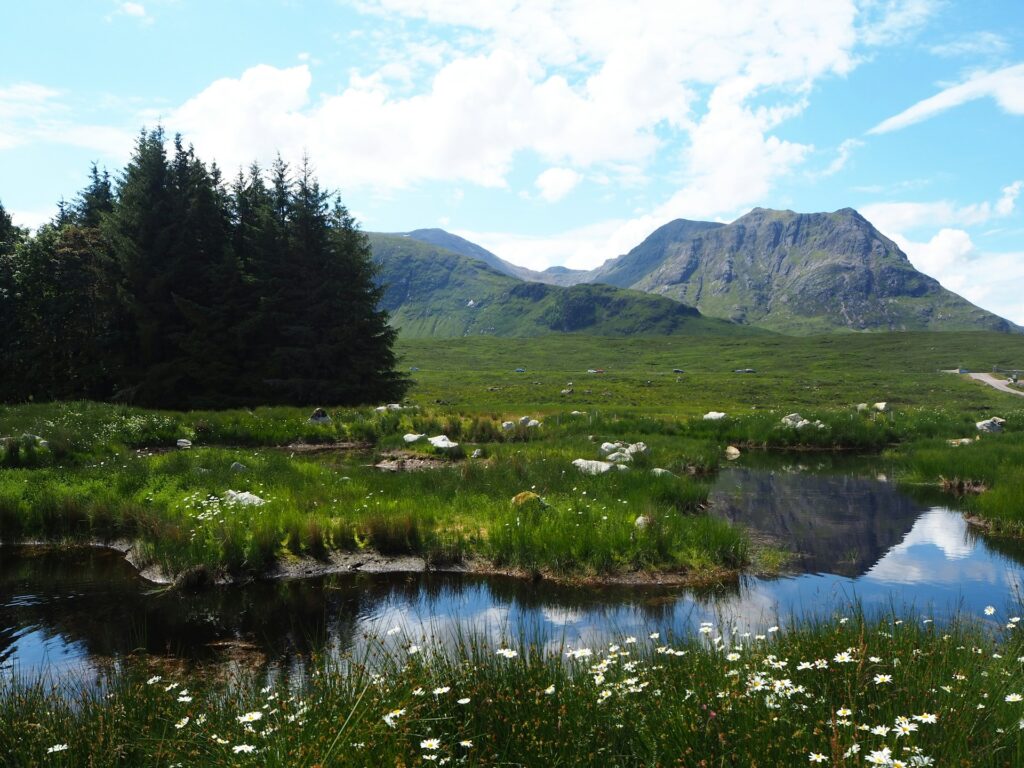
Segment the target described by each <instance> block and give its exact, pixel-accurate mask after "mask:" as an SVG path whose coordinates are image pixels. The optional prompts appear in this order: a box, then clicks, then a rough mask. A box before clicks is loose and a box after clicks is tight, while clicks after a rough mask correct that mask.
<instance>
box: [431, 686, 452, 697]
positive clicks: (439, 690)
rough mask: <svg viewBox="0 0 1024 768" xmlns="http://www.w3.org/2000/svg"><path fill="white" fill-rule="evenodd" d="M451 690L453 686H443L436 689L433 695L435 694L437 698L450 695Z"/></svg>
mask: <svg viewBox="0 0 1024 768" xmlns="http://www.w3.org/2000/svg"><path fill="white" fill-rule="evenodd" d="M450 690H451V686H448V685H442V686H441V687H440V688H435V689H434V690H433V691H432V693H433V694H434V695H435V696H440V695H441V694H442V693H448V691H450Z"/></svg>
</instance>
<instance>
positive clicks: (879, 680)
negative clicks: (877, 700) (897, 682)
mask: <svg viewBox="0 0 1024 768" xmlns="http://www.w3.org/2000/svg"><path fill="white" fill-rule="evenodd" d="M891 682H892V675H875V685H885V684H886V683H891Z"/></svg>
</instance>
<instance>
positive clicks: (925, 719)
mask: <svg viewBox="0 0 1024 768" xmlns="http://www.w3.org/2000/svg"><path fill="white" fill-rule="evenodd" d="M914 719H915V720H917V722H919V723H927V724H929V725H931V724H933V723H937V722H938V720H939V718H938V716H937V715H933V714H932V713H931V712H925V713H924V714H923V715H914Z"/></svg>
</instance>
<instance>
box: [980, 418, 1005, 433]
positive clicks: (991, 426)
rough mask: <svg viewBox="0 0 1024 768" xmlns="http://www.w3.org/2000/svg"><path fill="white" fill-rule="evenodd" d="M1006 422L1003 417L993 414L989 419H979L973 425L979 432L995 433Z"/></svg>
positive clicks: (999, 430) (1000, 429) (1001, 429)
mask: <svg viewBox="0 0 1024 768" xmlns="http://www.w3.org/2000/svg"><path fill="white" fill-rule="evenodd" d="M1005 423H1006V420H1005V419H1000V418H999V417H998V416H993V417H992V418H991V419H985V420H984V421H979V422H978V423H977V424H975V425H974V426H975V427H977V428H978V431H979V432H988V433H992V434H994V433H996V432H1002V431H1003V424H1005Z"/></svg>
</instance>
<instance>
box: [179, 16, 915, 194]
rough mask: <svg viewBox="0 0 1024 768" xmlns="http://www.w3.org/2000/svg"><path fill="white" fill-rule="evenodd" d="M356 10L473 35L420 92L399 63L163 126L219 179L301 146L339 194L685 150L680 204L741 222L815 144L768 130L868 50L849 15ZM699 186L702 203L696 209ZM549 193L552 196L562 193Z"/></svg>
mask: <svg viewBox="0 0 1024 768" xmlns="http://www.w3.org/2000/svg"><path fill="white" fill-rule="evenodd" d="M908 4H912V0H901V2H897V3H886V4H885V5H886V8H888V9H889V10H890V11H891V10H893V9H895V8H899V7H903V6H905V5H908ZM359 7H360V8H361V9H363V10H366V9H369V10H371V11H373V12H375V13H378V14H382V15H384V16H386V17H388V18H391V17H401V18H415V19H421V20H424V21H426V22H428V23H430V24H434V25H447V26H454V27H457V28H466V29H467V30H469V32H471V33H472V34H468V35H466V36H464V38H463V40H465V41H466V42H465V43H464V44H463V45H462V46H461V50H458V51H456V50H454V49H448V50H447V51H446V54H445V57H444V59H443V60H441V61H435V62H434V63H433V64H434V66H435V69H434V72H433V76H432V77H431V78H430V79H429V80H428V81H427V84H426V86H425V87H421V88H418V89H416V90H414V91H412V92H409V90H410V87H411V85H412V82H413V81H412V79H411V76H412V75H411V73H410V72H406V73H404V74H403V73H401V72H396V71H393V70H394V69H395V63H394V62H390V63H389V64H386V65H384V66H382V67H380V68H378V69H376V70H374V71H371V72H357V73H353V75H352V77H351V78H350V80H349V82H348V84H347V86H346V87H345V88H343V89H342V90H341V91H340V92H337V93H332V94H329V95H323V96H317V95H315V94H314V93H313V83H312V78H311V75H310V72H309V70H308V69H307V68H305V67H295V68H291V69H276V68H273V67H267V66H258V67H253V68H251V69H249V70H247V71H246V72H244V73H243V74H242V75H241V76H240V77H237V78H229V79H226V80H219V81H217V82H215V83H213V84H211V85H210V86H209V87H208V88H207V89H205V90H204V91H203V92H201V93H199V94H198V95H197V96H195V97H194V98H193V99H191V100H189V102H188V103H187V104H185V105H183V106H182V107H181V109H180V110H177V111H175V112H172V113H171V114H170V115H167V122H168V124H170V125H173V127H174V129H176V130H177V129H181V130H183V131H185V132H187V133H188V135H189V138H190V139H191V140H193V141H194V142H195V144H196V146H197V148H198V149H199V150H200V151H201V152H202V153H203V154H204V155H212V156H215V157H217V158H218V160H220V161H221V163H222V164H226V165H235V164H237V163H238V162H244V161H245V159H247V158H249V157H252V156H265V155H266V154H267V153H268V152H272V151H274V150H275V149H281V151H282V153H283V154H286V156H287V155H289V154H290V153H292V152H295V151H296V150H297V149H298V148H303V149H306V150H308V151H309V152H310V154H311V155H312V156H313V157H314V158H316V160H317V163H318V166H319V170H320V172H321V174H322V175H323V176H324V177H325V178H326V179H327V180H328V181H329V182H330V183H332V184H337V185H341V186H343V187H352V186H363V185H368V186H374V187H379V188H402V187H407V186H410V185H415V184H417V183H420V182H424V181H432V180H442V181H449V182H456V183H458V182H469V183H473V184H477V185H481V186H489V187H496V186H503V185H505V184H507V178H508V175H509V172H510V170H511V169H512V168H513V167H514V164H515V162H516V159H517V157H518V156H519V155H520V154H523V153H532V154H534V155H536V156H538V157H540V158H541V159H542V160H543V161H546V162H547V163H548V164H549V165H552V166H555V167H561V168H565V167H568V166H572V167H573V168H574V169H576V172H577V173H579V172H581V171H588V170H590V171H600V173H601V174H603V175H609V174H610V175H612V176H617V175H618V174H620V173H627V174H629V175H630V176H632V177H636V176H642V175H643V171H644V169H645V168H647V167H648V166H649V165H650V164H651V163H653V162H655V161H656V160H657V161H658V162H662V161H663V160H664V158H662V157H660V156H659V152H660V151H662V150H664V149H665V148H666V147H667V146H670V145H674V144H675V145H684V146H686V149H685V150H684V151H682V152H679V151H678V150H677V151H676V153H675V156H676V157H677V158H681V160H682V163H681V165H682V167H679V165H675V164H673V163H671V162H670V163H669V165H670V166H671V167H669V172H671V173H674V174H675V175H676V176H677V177H678V178H680V179H682V182H683V183H682V184H681V188H682V190H681V194H682V199H683V201H684V202H685V201H687V200H697V199H700V200H701V203H702V205H701V210H709V206H707V205H706V204H705V203H706V201H707V200H715V201H716V205H717V206H718V208H717V209H718V210H723V209H725V208H728V209H730V210H731V209H733V208H735V207H737V206H738V205H742V204H745V201H746V200H749V199H751V193H750V192H748V191H750V190H760V192H761V193H763V192H764V191H765V190H767V189H768V188H770V186H771V184H772V183H773V182H774V181H775V180H776V179H777V178H778V176H780V175H782V174H785V173H788V172H789V171H790V170H791V169H792V168H793V167H794V166H795V165H798V164H799V163H800V162H802V160H803V159H804V158H805V156H806V154H807V152H808V151H809V149H810V147H808V146H806V145H801V144H797V143H793V142H787V141H785V140H782V139H780V138H778V137H776V136H775V135H774V133H773V131H774V129H775V128H777V126H778V125H780V124H781V123H782V122H783V121H784V120H786V119H788V118H790V117H793V116H794V115H796V114H799V113H800V112H801V111H802V110H803V108H804V107H805V106H806V94H807V93H808V92H809V89H810V87H811V85H812V84H813V82H814V81H815V80H817V79H818V78H821V77H823V76H826V75H830V74H840V75H841V74H845V73H847V72H848V71H850V70H851V69H852V68H853V66H854V65H855V63H856V56H855V53H854V52H855V49H856V47H857V46H858V44H859V42H861V40H860V38H858V27H857V10H858V9H857V6H856V5H855V4H854V3H853V1H852V0H836V1H835V2H830V3H814V4H811V5H807V4H804V3H796V2H782V3H780V2H775V1H774V0H772V1H769V0H741V2H739V3H738V4H737V3H736V2H732V1H730V2H728V3H726V2H718V3H709V4H706V5H700V6H698V5H696V4H669V3H664V2H661V1H660V0H641V1H640V2H638V3H637V5H636V7H634V8H633V9H632V10H631V12H630V13H627V14H624V13H622V9H621V6H620V5H619V4H618V3H615V2H612V1H611V0H588V1H587V2H583V0H561V1H559V0H517V1H516V2H512V1H511V0H496V2H494V3H488V4H486V6H483V7H481V6H479V5H474V6H472V7H470V6H468V5H466V4H464V3H454V2H447V1H446V0H375V1H373V0H370V1H368V2H364V3H361V4H360V6H359ZM396 85H398V86H399V88H398V90H396V88H395V86H396ZM705 95H707V100H706V101H705V100H704V96H705ZM755 100H756V102H757V104H758V105H760V106H758V107H756V108H755V107H754V106H752V105H753V103H754V102H755ZM723 132H725V133H727V135H728V139H722V138H719V136H720V135H722V134H723ZM677 162H678V161H677ZM595 175H596V174H595ZM556 179H558V180H560V181H561V182H562V184H563V185H564V184H565V183H567V180H568V179H569V176H567V175H566V174H565V173H559V174H554V175H552V176H549V177H546V178H545V179H544V184H545V185H550V184H554V182H555V180H556ZM698 185H699V186H700V187H701V188H705V189H709V190H710V194H705V195H700V194H696V189H697V186H698ZM548 189H549V187H548V186H545V187H543V188H541V191H542V194H543V195H545V196H548V195H556V194H557V193H558V192H560V191H561V187H554V186H553V187H550V190H551V191H547V190H548ZM735 191H740V192H741V193H742V194H741V196H740V199H734V198H733V197H732V194H731V192H735ZM670 202H671V201H670ZM670 207H671V208H673V209H678V208H680V203H679V201H678V200H676V201H674V202H672V203H671V205H670Z"/></svg>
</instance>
